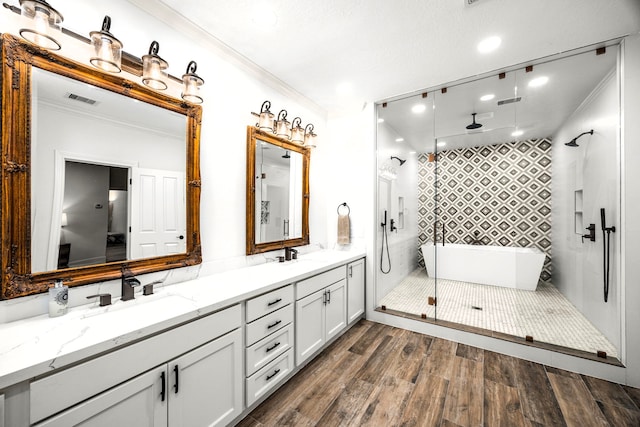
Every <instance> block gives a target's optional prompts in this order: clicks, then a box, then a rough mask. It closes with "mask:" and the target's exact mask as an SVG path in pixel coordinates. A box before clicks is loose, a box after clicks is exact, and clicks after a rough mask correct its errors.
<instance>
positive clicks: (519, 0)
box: [129, 0, 640, 111]
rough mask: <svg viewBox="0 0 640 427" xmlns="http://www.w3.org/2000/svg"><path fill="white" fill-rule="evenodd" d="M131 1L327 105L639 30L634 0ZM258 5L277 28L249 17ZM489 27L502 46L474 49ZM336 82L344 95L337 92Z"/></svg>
mask: <svg viewBox="0 0 640 427" xmlns="http://www.w3.org/2000/svg"><path fill="white" fill-rule="evenodd" d="M129 1H130V2H131V3H134V4H137V5H138V6H140V7H142V8H144V9H145V10H146V11H148V12H149V13H151V14H157V15H158V16H159V17H161V18H162V16H164V19H165V20H167V16H168V15H167V13H166V11H167V7H168V8H171V9H173V13H176V14H180V15H182V16H183V17H184V18H186V21H185V22H189V23H190V24H192V25H195V26H197V27H199V28H201V29H203V30H204V31H206V32H207V33H208V34H210V35H211V36H212V37H214V38H216V39H217V40H219V41H221V42H222V43H224V44H225V45H227V46H229V47H230V48H231V49H233V50H234V51H236V52H237V53H239V54H240V55H242V56H243V57H245V58H247V59H248V60H249V61H251V62H252V63H254V64H256V65H257V66H258V67H260V68H261V69H263V70H266V71H268V72H269V73H270V74H272V75H274V76H276V77H277V78H278V79H280V80H282V81H283V82H285V83H286V84H287V85H289V86H291V87H292V88H293V89H295V90H296V91H298V92H300V93H302V94H303V95H305V96H307V97H308V98H310V99H311V100H313V101H314V102H315V103H317V104H318V105H320V106H321V107H323V108H324V109H326V110H327V111H336V110H338V111H339V110H342V109H345V108H358V107H361V106H362V105H363V103H364V102H369V101H378V100H382V99H386V98H390V97H394V96H397V95H401V94H405V93H409V92H414V91H418V90H421V89H424V88H428V87H433V86H436V85H440V84H443V83H446V82H451V81H455V80H458V79H461V78H465V77H468V76H472V75H477V74H482V73H485V72H489V71H492V70H498V69H501V68H504V67H507V66H511V65H514V64H519V63H522V62H525V61H528V60H531V59H534V58H540V57H544V56H548V55H551V54H555V53H558V52H563V51H567V50H571V49H575V48H578V47H582V46H586V45H591V44H594V43H598V42H602V41H605V40H610V39H613V38H616V37H620V36H623V35H626V34H632V33H637V32H638V31H639V30H640V1H638V0H617V1H614V0H562V1H558V0H479V1H476V2H475V3H474V4H472V5H467V0H402V1H389V0H349V1H347V0H315V1H311V0H296V1H291V0H289V1H286V0H262V1H256V0H234V1H228V0H224V1H223V0H208V1H201V0H129ZM261 4H266V5H268V7H269V8H271V10H272V11H273V13H274V14H275V18H276V23H275V25H274V26H266V25H259V24H257V23H256V22H255V21H254V20H253V18H252V17H253V15H254V12H255V11H256V10H258V6H259V5H261ZM162 9H164V13H163V12H162ZM160 15H162V16H160ZM174 16H175V15H174ZM176 25H178V24H177V23H176ZM178 29H180V28H178ZM491 35H498V36H500V37H501V38H502V45H501V46H500V48H499V49H498V50H497V51H496V52H493V53H491V54H484V55H483V54H480V53H478V52H477V49H476V46H477V44H478V42H479V41H480V40H481V39H483V38H485V37H487V36H491ZM342 83H348V86H347V87H348V88H349V86H350V90H346V91H344V92H346V93H338V91H337V87H338V85H340V84H342Z"/></svg>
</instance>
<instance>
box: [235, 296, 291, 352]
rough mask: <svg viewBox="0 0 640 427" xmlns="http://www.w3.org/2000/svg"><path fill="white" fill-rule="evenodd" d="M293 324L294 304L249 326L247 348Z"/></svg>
mask: <svg viewBox="0 0 640 427" xmlns="http://www.w3.org/2000/svg"><path fill="white" fill-rule="evenodd" d="M291 322H293V304H289V305H288V306H286V307H282V308H281V309H280V310H276V311H274V312H273V313H271V314H267V315H266V316H264V317H261V318H259V319H258V320H254V321H253V322H251V323H249V324H248V325H247V341H246V343H247V347H248V346H250V345H252V344H254V343H255V342H256V341H260V340H261V339H262V338H264V337H266V336H268V335H271V334H272V333H274V332H275V331H278V330H280V329H282V328H283V327H285V326H287V325H288V324H289V323H291Z"/></svg>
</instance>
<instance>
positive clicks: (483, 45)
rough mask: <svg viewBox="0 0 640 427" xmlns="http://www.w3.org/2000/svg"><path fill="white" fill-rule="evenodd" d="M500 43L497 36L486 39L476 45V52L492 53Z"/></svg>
mask: <svg viewBox="0 0 640 427" xmlns="http://www.w3.org/2000/svg"><path fill="white" fill-rule="evenodd" d="M500 43H502V39H501V38H500V37H498V36H492V37H487V38H486V39H484V40H482V41H481V42H480V43H478V52H480V53H489V52H493V51H494V50H496V49H497V48H498V46H500Z"/></svg>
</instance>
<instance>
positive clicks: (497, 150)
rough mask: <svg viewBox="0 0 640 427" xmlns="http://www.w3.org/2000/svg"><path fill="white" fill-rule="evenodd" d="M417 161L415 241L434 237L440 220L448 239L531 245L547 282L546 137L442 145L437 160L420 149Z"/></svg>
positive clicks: (548, 180)
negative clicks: (542, 258)
mask: <svg viewBox="0 0 640 427" xmlns="http://www.w3.org/2000/svg"><path fill="white" fill-rule="evenodd" d="M418 164H419V166H418V167H419V169H418V174H419V179H418V204H419V207H418V226H419V237H418V240H419V245H422V244H424V243H426V242H427V241H433V237H434V233H435V235H436V238H437V240H438V241H440V240H441V239H442V225H443V224H444V225H445V239H446V242H448V243H467V244H472V243H474V241H476V240H477V241H479V243H480V244H483V245H498V246H519V247H537V248H538V249H540V250H541V251H543V252H544V253H545V254H546V259H545V263H544V268H543V271H542V274H541V276H540V279H541V280H542V281H543V282H545V283H549V281H550V279H551V140H550V139H548V138H543V139H535V140H528V141H515V142H511V143H506V144H497V145H490V146H482V147H473V148H464V149H458V150H445V151H442V152H440V153H438V161H437V162H429V155H428V154H421V155H420V156H419V157H418ZM436 168H437V169H436ZM436 175H437V180H436ZM434 230H435V231H434ZM419 256H420V265H422V266H424V261H423V260H422V254H420V255H419Z"/></svg>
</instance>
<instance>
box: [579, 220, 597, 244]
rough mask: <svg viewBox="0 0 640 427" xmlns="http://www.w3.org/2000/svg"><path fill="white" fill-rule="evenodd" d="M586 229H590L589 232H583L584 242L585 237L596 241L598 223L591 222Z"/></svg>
mask: <svg viewBox="0 0 640 427" xmlns="http://www.w3.org/2000/svg"><path fill="white" fill-rule="evenodd" d="M586 230H589V232H588V233H587V234H583V235H582V243H584V239H585V237H586V238H587V239H589V240H591V241H592V242H595V241H596V225H595V224H589V226H588V227H587V228H586Z"/></svg>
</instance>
